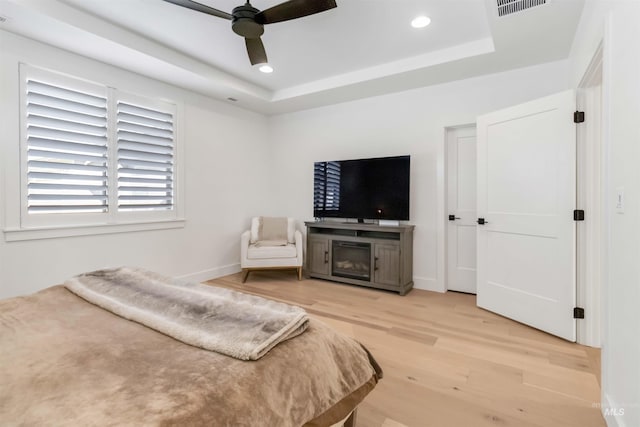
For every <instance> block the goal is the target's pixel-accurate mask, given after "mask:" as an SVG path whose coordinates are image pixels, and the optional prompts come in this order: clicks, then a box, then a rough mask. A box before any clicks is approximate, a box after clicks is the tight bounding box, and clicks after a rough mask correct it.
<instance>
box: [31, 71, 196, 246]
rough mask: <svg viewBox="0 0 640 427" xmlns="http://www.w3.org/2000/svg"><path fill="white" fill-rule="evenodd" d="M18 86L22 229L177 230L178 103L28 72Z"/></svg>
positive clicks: (180, 220)
mask: <svg viewBox="0 0 640 427" xmlns="http://www.w3.org/2000/svg"><path fill="white" fill-rule="evenodd" d="M20 80H21V81H20V89H21V90H20V104H21V107H20V112H21V118H20V121H21V123H20V125H21V126H20V128H21V142H20V169H19V171H20V184H21V186H20V187H21V190H20V193H19V197H20V202H21V203H20V204H19V205H20V212H19V226H20V230H27V231H29V232H30V233H31V234H32V235H35V234H34V233H33V230H35V229H47V228H65V229H72V228H82V227H84V229H83V230H80V231H78V232H77V233H76V234H74V232H70V235H79V234H82V233H85V234H91V231H89V228H90V227H98V228H100V230H98V229H96V232H99V233H103V232H107V231H106V230H107V229H108V228H109V229H113V230H115V229H116V228H114V227H117V226H123V225H126V227H124V228H123V227H120V229H119V230H127V231H128V230H136V229H145V230H148V229H160V228H174V227H179V226H181V224H183V223H184V219H183V218H181V217H180V215H181V213H182V212H183V209H182V208H181V207H182V206H183V205H184V200H183V198H181V197H180V195H179V194H177V193H178V190H179V188H180V187H179V185H178V184H179V183H181V182H182V180H180V179H179V178H178V176H177V171H178V170H180V171H181V170H182V168H179V167H178V160H179V150H178V149H179V148H181V147H180V146H179V145H177V144H176V140H177V137H176V116H177V107H176V105H174V104H171V103H168V102H165V101H161V100H158V99H152V98H147V97H143V96H139V95H133V94H129V93H126V92H123V91H120V90H118V89H116V88H111V87H107V86H106V85H103V84H98V83H95V82H90V81H87V80H82V79H78V78H75V77H71V76H68V75H63V74H58V73H54V72H51V71H47V70H43V69H40V68H36V67H32V66H29V65H26V64H20ZM61 233H62V232H61ZM40 234H42V233H40ZM59 235H61V234H60V233H59Z"/></svg>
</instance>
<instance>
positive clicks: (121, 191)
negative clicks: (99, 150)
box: [117, 101, 174, 211]
mask: <svg viewBox="0 0 640 427" xmlns="http://www.w3.org/2000/svg"><path fill="white" fill-rule="evenodd" d="M173 151H174V145H173V115H172V114H170V113H165V112H161V111H157V110H154V109H150V108H144V107H140V106H138V105H133V104H130V103H126V102H121V101H118V103H117V162H118V209H119V210H122V211H136V210H143V211H148V210H170V209H173V171H174V153H173Z"/></svg>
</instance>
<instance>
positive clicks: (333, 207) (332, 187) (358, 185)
mask: <svg viewBox="0 0 640 427" xmlns="http://www.w3.org/2000/svg"><path fill="white" fill-rule="evenodd" d="M410 163H411V157H410V156H398V157H380V158H374V159H359V160H340V161H332V162H316V163H315V164H314V181H313V197H314V200H313V215H314V216H315V217H320V218H323V217H337V218H359V219H389V220H408V219H409V170H410Z"/></svg>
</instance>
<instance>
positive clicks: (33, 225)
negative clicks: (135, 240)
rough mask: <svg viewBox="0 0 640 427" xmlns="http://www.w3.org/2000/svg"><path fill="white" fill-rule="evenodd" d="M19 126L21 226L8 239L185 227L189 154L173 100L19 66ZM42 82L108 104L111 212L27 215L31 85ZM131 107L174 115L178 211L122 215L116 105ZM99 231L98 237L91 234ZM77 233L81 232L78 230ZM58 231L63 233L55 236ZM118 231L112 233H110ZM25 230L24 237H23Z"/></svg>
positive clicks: (8, 232) (7, 232)
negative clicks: (99, 98) (100, 98)
mask: <svg viewBox="0 0 640 427" xmlns="http://www.w3.org/2000/svg"><path fill="white" fill-rule="evenodd" d="M18 76H19V79H20V84H19V88H20V95H19V97H18V98H19V103H20V108H19V121H20V124H19V127H20V149H19V153H20V162H19V174H20V214H19V215H20V221H19V227H17V228H13V229H11V228H10V229H5V239H6V240H8V241H10V240H22V239H23V238H24V239H32V238H40V237H38V233H37V232H34V231H38V230H41V231H43V233H40V234H42V236H43V238H48V237H61V236H63V235H65V236H69V235H88V234H104V233H109V232H122V231H135V230H137V229H140V230H147V229H156V228H175V227H176V226H184V218H183V214H184V197H183V193H184V188H183V182H184V179H183V176H184V174H183V170H184V168H183V167H182V162H183V161H184V160H183V159H184V155H183V154H184V149H183V144H182V143H181V140H182V138H181V135H180V132H181V128H182V126H181V117H182V114H180V113H181V111H180V110H181V108H180V106H179V105H178V104H177V103H176V102H173V101H169V100H165V99H158V98H151V97H148V96H144V95H137V94H133V93H130V92H128V91H124V90H120V89H116V88H113V87H109V86H107V85H105V84H100V83H96V82H92V81H89V80H85V79H82V78H80V77H76V76H70V75H66V74H61V73H57V72H55V71H50V70H46V69H42V68H38V67H34V66H31V65H27V64H23V63H20V66H19V72H18ZM28 79H35V80H39V81H42V82H45V83H48V84H51V85H56V86H62V87H67V88H69V89H71V90H76V91H81V92H86V93H89V94H95V95H97V96H104V97H105V98H106V99H107V194H108V202H107V211H106V212H92V213H37V214H33V213H29V212H28V199H27V197H28V175H27V174H28V153H27V148H28V141H27V122H28V120H27V100H26V95H27V81H28ZM118 101H122V102H127V103H131V104H135V105H139V106H141V107H143V108H149V109H155V110H157V111H160V112H164V113H169V114H171V115H172V116H173V209H171V210H158V211H130V212H126V211H118V176H117V172H118V164H117V149H118V144H117V123H116V121H117V109H116V106H117V102H118ZM92 228H93V229H94V232H92V231H91V229H92ZM74 229H75V230H76V231H74ZM51 230H58V231H51ZM109 230H113V231H109ZM20 231H28V233H24V237H20V233H19V232H20Z"/></svg>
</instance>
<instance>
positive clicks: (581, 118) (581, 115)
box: [573, 111, 584, 123]
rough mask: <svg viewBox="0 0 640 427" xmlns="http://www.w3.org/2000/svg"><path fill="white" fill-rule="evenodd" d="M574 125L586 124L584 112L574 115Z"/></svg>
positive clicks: (577, 112)
mask: <svg viewBox="0 0 640 427" xmlns="http://www.w3.org/2000/svg"><path fill="white" fill-rule="evenodd" d="M573 123H584V111H576V112H575V113H573Z"/></svg>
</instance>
